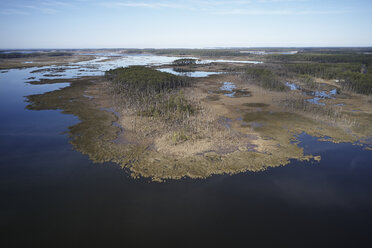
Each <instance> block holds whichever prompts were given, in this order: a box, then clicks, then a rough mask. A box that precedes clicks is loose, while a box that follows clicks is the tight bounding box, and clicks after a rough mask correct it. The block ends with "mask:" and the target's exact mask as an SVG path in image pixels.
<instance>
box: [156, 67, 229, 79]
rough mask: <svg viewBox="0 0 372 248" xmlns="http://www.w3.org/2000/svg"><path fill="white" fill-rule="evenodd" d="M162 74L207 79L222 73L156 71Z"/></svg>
mask: <svg viewBox="0 0 372 248" xmlns="http://www.w3.org/2000/svg"><path fill="white" fill-rule="evenodd" d="M158 70H159V71H162V72H168V73H172V74H174V75H178V76H187V77H208V76H210V75H217V74H222V73H223V72H210V71H184V72H183V71H175V70H174V69H173V68H160V69H158Z"/></svg>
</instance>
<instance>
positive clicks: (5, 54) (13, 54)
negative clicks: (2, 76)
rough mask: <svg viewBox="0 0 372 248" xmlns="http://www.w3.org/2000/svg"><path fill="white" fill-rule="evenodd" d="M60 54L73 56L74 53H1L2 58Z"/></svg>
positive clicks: (54, 55)
mask: <svg viewBox="0 0 372 248" xmlns="http://www.w3.org/2000/svg"><path fill="white" fill-rule="evenodd" d="M59 56H72V53H67V52H35V53H17V52H14V53H0V58H1V59H15V58H31V57H59Z"/></svg>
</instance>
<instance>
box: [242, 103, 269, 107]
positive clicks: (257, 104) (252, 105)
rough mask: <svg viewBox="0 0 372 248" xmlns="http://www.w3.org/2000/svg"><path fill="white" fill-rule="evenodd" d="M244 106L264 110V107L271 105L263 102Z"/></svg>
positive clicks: (244, 104)
mask: <svg viewBox="0 0 372 248" xmlns="http://www.w3.org/2000/svg"><path fill="white" fill-rule="evenodd" d="M243 106H247V107H253V108H264V107H268V106H269V104H266V103H261V102H247V103H243Z"/></svg>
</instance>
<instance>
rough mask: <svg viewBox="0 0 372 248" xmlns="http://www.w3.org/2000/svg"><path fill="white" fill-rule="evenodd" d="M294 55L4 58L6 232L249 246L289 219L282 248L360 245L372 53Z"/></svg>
mask: <svg viewBox="0 0 372 248" xmlns="http://www.w3.org/2000/svg"><path fill="white" fill-rule="evenodd" d="M293 51H294V50H293V48H281V49H270V48H264V49H112V50H109V49H105V50H88V49H86V50H57V51H55V50H50V51H48V50H42V51H36V52H35V51H30V52H27V51H26V52H24V53H20V52H17V53H14V52H6V53H5V52H3V53H0V55H1V56H0V59H1V60H0V61H1V71H0V72H1V73H0V96H1V98H0V101H1V107H0V112H1V115H2V116H3V118H2V122H1V125H0V134H1V141H0V142H1V147H2V151H1V154H2V155H1V160H0V161H1V165H2V171H3V173H2V175H1V177H2V178H1V181H2V182H3V185H8V186H7V190H4V192H5V194H4V197H5V199H7V202H8V205H3V207H2V208H3V213H8V214H4V216H6V223H7V224H6V225H2V228H3V229H2V230H3V233H7V234H9V235H10V236H12V235H14V234H15V233H16V230H18V231H17V232H19V233H22V234H23V239H22V241H25V240H29V241H30V242H32V243H38V242H39V241H40V239H41V234H42V233H43V236H44V238H45V242H51V241H53V240H55V239H56V238H57V237H59V235H58V234H57V233H64V234H66V235H67V236H68V238H66V240H64V242H63V243H66V244H74V242H75V241H74V240H75V239H74V238H71V236H70V235H72V234H74V233H79V235H82V237H88V236H90V235H91V234H92V233H95V234H96V235H95V237H91V238H92V241H91V242H93V240H97V242H102V241H103V240H107V238H109V239H112V240H115V242H117V241H118V240H121V237H122V238H123V239H126V238H129V241H128V242H129V243H130V244H136V243H138V244H140V245H148V244H150V243H151V242H156V241H158V240H159V237H162V236H163V234H164V232H165V233H171V234H172V237H177V238H176V240H178V239H179V238H185V235H187V233H188V232H189V231H190V230H194V229H195V230H196V232H197V233H196V236H197V238H198V240H201V242H202V243H208V242H211V243H214V242H215V241H213V240H211V237H212V236H213V234H212V233H219V234H222V233H223V232H224V231H223V230H225V228H224V227H226V226H228V225H237V226H239V227H240V228H238V229H239V230H238V229H234V230H235V232H234V233H231V234H229V237H235V238H237V240H239V238H238V237H240V236H242V235H243V236H244V235H246V234H245V233H246V232H250V233H254V234H255V235H254V236H252V237H251V239H253V240H255V241H257V242H258V240H261V239H264V237H265V235H266V234H265V231H267V230H266V227H267V226H272V228H274V229H284V230H285V231H286V232H289V233H291V232H294V226H296V225H295V224H296V223H297V222H301V223H308V224H303V225H300V227H298V226H297V228H300V230H301V232H299V233H297V234H296V235H298V238H294V240H297V241H299V240H302V239H306V238H309V236H308V234H307V233H313V232H315V233H316V234H317V235H318V236H319V240H323V239H324V240H328V239H329V240H332V242H335V243H337V242H338V241H337V239H336V237H339V235H341V234H346V233H348V234H349V235H350V236H343V237H344V238H342V239H340V240H342V241H343V242H352V241H354V239H355V238H358V237H359V238H360V241H361V243H363V242H364V241H365V240H366V236H365V232H366V230H368V227H367V224H368V223H370V222H368V221H366V222H363V223H365V225H364V224H359V225H358V226H356V224H355V223H356V222H357V221H358V220H362V219H363V218H364V216H365V214H368V213H369V210H361V209H365V208H366V207H368V206H370V205H371V201H370V200H371V198H370V194H371V193H372V184H371V182H370V180H369V177H370V176H371V175H372V169H371V167H370V163H371V161H372V152H371V149H372V125H371V123H372V97H371V93H372V68H371V62H372V55H371V54H370V52H371V50H370V49H369V48H360V49H351V48H328V49H323V48H322V49H321V48H296V49H295V52H293ZM41 185H43V186H42V187H41ZM46 185H47V186H46ZM14 195H17V196H18V197H19V198H17V199H15V198H13V196H14ZM263 198H265V200H262V199H263ZM24 205H28V206H29V207H28V208H23V207H22V206H24ZM217 206H221V207H217ZM222 206H223V207H222ZM210 209H213V210H212V211H210ZM310 209H311V211H310ZM217 215H218V216H220V217H217ZM20 216H23V217H20ZM92 216H94V218H93V217H92ZM221 216H223V217H222V218H221ZM341 216H343V218H342V224H337V223H339V222H338V221H340V218H341ZM52 219H53V220H55V222H54V221H53V222H54V223H55V224H51V221H52ZM326 220H329V221H326ZM366 220H369V219H368V218H367V219H366ZM283 221H287V222H289V223H291V225H284V226H283V225H282V222H283ZM246 222H247V223H251V224H250V225H249V226H248V227H247V226H246V225H247V223H246ZM18 223H21V224H20V225H18ZM91 223H99V225H95V224H94V225H92V224H91ZM161 223H168V224H161ZM179 223H183V224H182V225H183V226H182V227H179V226H178V225H179ZM211 223H214V224H213V226H214V227H213V228H212V229H211V230H208V231H207V229H209V228H211ZM93 226H94V230H93ZM175 226H178V227H177V228H174V227H175ZM47 227H48V228H47ZM314 229H316V230H315V231H314ZM330 229H332V230H333V231H332V232H328V233H326V232H327V230H330ZM122 232H123V233H124V234H123V233H122ZM203 232H205V235H204V234H202V233H203ZM141 233H144V235H145V236H146V239H144V240H141V239H140V236H141ZM270 234H271V236H272V237H273V240H280V239H281V238H282V237H283V236H282V235H283V234H279V233H278V234H275V232H274V231H273V232H272V233H270ZM348 237H350V239H349V238H348ZM78 239H80V238H78ZM340 240H339V241H340ZM240 241H241V240H240ZM190 242H191V241H190ZM216 242H217V241H216ZM222 242H223V243H226V244H228V243H230V242H231V239H229V238H226V239H222ZM267 242H268V243H267V245H270V244H272V243H271V241H267ZM299 242H300V241H299ZM340 242H341V241H340ZM165 243H166V244H174V240H173V239H172V238H171V239H170V240H167V241H165ZM238 243H240V242H238ZM92 244H93V243H92Z"/></svg>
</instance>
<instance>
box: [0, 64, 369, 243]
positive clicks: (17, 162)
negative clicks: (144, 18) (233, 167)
mask: <svg viewBox="0 0 372 248" xmlns="http://www.w3.org/2000/svg"><path fill="white" fill-rule="evenodd" d="M168 60H170V59H169V58H168V57H166V58H162V59H161V61H158V60H156V59H155V58H145V60H144V61H142V60H141V62H140V63H142V64H146V63H163V62H164V61H167V62H164V63H168V62H169V61H168ZM104 63H106V62H99V60H98V61H95V62H93V64H97V65H98V67H97V68H111V66H114V64H115V63H114V62H107V63H108V64H109V65H102V66H101V65H100V64H104ZM110 63H113V64H110ZM133 63H136V59H133V58H125V59H124V60H123V61H121V62H116V65H130V64H133ZM70 66H71V68H67V69H66V71H68V72H67V75H66V77H68V76H71V77H77V74H76V73H77V72H78V70H79V69H81V68H85V67H86V65H83V64H80V65H70ZM35 69H36V68H29V69H13V70H9V71H7V72H5V73H0V116H1V122H0V172H1V173H0V191H1V204H0V231H1V233H2V241H3V242H12V244H14V245H15V246H16V245H25V244H27V245H28V246H38V245H39V246H40V244H41V245H50V244H55V245H56V246H64V247H73V246H76V245H77V244H83V243H84V244H86V245H89V246H97V245H100V246H109V245H119V244H120V245H121V244H122V245H127V246H128V245H129V246H152V245H154V244H158V243H159V244H162V245H163V246H173V247H174V246H178V245H180V240H182V241H181V245H184V246H193V245H195V244H196V243H197V244H199V245H202V246H212V245H213V246H221V245H225V246H230V247H231V246H238V245H239V244H240V245H241V244H245V245H247V246H254V247H257V246H266V247H273V246H282V247H283V246H284V247H289V246H297V247H298V246H302V245H304V244H306V245H307V246H313V247H319V246H349V247H367V246H368V245H369V244H370V243H371V237H370V226H371V225H372V197H371V195H372V180H370V178H371V177H372V167H371V161H372V152H371V151H368V150H364V149H363V147H361V146H358V145H352V144H350V143H340V144H334V143H331V142H325V141H322V142H321V141H318V139H317V138H314V137H311V136H309V135H307V134H301V135H299V138H298V139H299V145H300V146H301V147H303V149H304V152H305V153H311V154H314V155H320V156H321V157H322V159H321V161H320V162H318V163H315V162H314V161H310V162H299V161H296V160H293V161H291V163H290V164H289V165H286V166H282V167H277V168H269V169H268V170H265V171H261V172H254V173H253V172H246V173H241V174H237V175H233V176H231V175H218V176H212V177H209V178H207V179H203V180H191V179H182V180H170V181H167V182H164V183H152V182H149V180H147V179H132V178H130V177H129V176H128V173H127V171H125V170H122V169H121V168H120V167H119V166H118V165H116V164H112V163H105V164H100V163H96V164H95V163H92V161H91V160H89V158H88V156H87V155H83V154H81V153H79V152H77V151H74V150H73V149H72V146H71V145H70V143H69V137H68V134H67V132H68V127H70V126H72V125H75V124H77V123H78V122H79V120H78V119H77V118H76V117H75V116H73V115H69V114H67V113H61V111H59V110H47V111H30V110H27V109H26V108H25V107H26V106H27V104H28V103H27V102H25V98H24V96H27V95H32V94H43V93H45V92H48V91H54V90H59V89H60V88H62V87H68V86H69V80H67V79H66V81H65V83H62V84H46V85H31V84H28V83H25V81H26V79H27V78H29V77H32V76H35V77H37V79H40V78H42V76H43V75H42V73H40V74H38V73H36V74H31V73H30V72H31V71H32V70H35ZM84 75H102V71H99V69H97V71H96V70H94V71H92V72H85V73H84ZM63 78H65V77H63ZM247 163H249V161H247ZM191 234H192V235H191ZM306 245H305V246H306Z"/></svg>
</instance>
